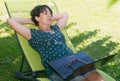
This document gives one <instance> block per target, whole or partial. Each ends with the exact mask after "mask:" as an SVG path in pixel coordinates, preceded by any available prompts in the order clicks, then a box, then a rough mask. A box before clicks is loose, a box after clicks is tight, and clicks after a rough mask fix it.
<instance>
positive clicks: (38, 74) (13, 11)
mask: <svg viewBox="0 0 120 81" xmlns="http://www.w3.org/2000/svg"><path fill="white" fill-rule="evenodd" d="M37 4H47V5H48V6H50V7H51V9H52V10H53V12H54V13H57V12H58V11H57V7H56V4H55V2H51V1H46V0H41V2H40V1H39V0H37V1H35V0H34V1H29V2H28V1H27V2H25V1H14V2H5V6H6V9H7V12H8V14H9V17H28V16H29V12H30V10H31V9H32V8H33V7H34V6H35V5H37ZM63 33H64V35H65V38H66V43H67V45H68V46H69V47H70V48H71V49H72V50H73V52H77V51H76V50H75V48H74V47H73V45H72V43H71V41H70V40H69V37H68V35H67V33H66V30H63ZM16 36H17V38H18V41H19V43H20V46H21V49H22V52H23V58H22V62H21V66H20V70H19V72H16V73H14V74H13V76H14V77H15V78H17V79H19V80H27V81H29V80H30V81H50V80H49V79H48V78H46V76H45V68H44V66H43V65H42V63H41V58H40V55H39V54H38V53H37V52H36V51H34V50H33V49H32V48H31V47H30V45H29V44H28V41H27V40H26V39H24V38H23V37H21V36H20V35H19V34H17V33H16ZM26 61H27V64H28V67H29V69H24V65H25V62H26ZM97 70H98V72H99V73H101V75H103V76H104V78H105V81H115V80H114V79H113V78H112V77H111V76H109V75H108V74H106V73H105V72H103V71H101V70H99V69H97Z"/></svg>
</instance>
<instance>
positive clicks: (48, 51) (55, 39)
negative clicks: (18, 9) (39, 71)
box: [28, 25, 73, 76]
mask: <svg viewBox="0 0 120 81" xmlns="http://www.w3.org/2000/svg"><path fill="white" fill-rule="evenodd" d="M51 29H52V30H53V31H55V33H54V34H52V33H50V32H44V31H41V30H35V29H30V31H31V36H32V37H31V39H30V40H28V42H29V44H30V45H31V47H32V48H33V49H34V50H36V51H37V52H38V53H39V54H40V56H41V59H42V63H43V65H44V66H45V68H46V72H47V74H48V76H50V74H52V72H53V70H52V69H51V67H50V66H49V65H48V62H49V61H51V60H55V59H58V58H61V57H64V56H68V55H71V54H73V52H72V50H71V49H70V48H68V47H67V45H66V42H65V37H64V35H63V34H62V33H61V31H60V29H59V27H58V25H53V26H51Z"/></svg>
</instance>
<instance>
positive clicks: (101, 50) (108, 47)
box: [71, 30, 120, 81]
mask: <svg viewBox="0 0 120 81" xmlns="http://www.w3.org/2000/svg"><path fill="white" fill-rule="evenodd" d="M76 32H78V30H76ZM97 33H99V30H94V31H86V32H84V33H80V34H79V35H77V36H75V37H73V38H71V41H72V43H73V45H74V46H75V48H76V47H77V46H78V45H79V44H82V42H83V41H85V40H88V39H91V38H95V41H91V43H90V44H89V45H87V46H85V47H82V48H80V49H79V51H85V52H86V53H88V54H89V55H90V56H92V57H93V58H94V59H100V58H103V57H105V56H109V55H110V53H113V54H115V53H117V54H118V55H117V56H116V57H115V59H114V61H113V60H112V61H111V62H109V63H110V64H108V63H107V64H105V65H104V67H101V68H100V69H102V70H103V71H105V72H107V73H108V74H109V75H110V76H112V77H113V78H115V79H116V80H117V81H119V80H120V77H119V76H120V74H119V71H120V68H119V66H120V64H119V63H118V62H119V58H120V55H119V54H120V49H119V50H117V51H115V50H116V49H117V48H116V47H117V46H118V45H120V43H118V42H114V41H111V38H112V37H111V36H104V37H101V38H98V39H97ZM112 63H113V64H112ZM108 68H109V69H108Z"/></svg>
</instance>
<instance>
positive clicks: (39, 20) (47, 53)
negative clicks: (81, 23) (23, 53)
mask: <svg viewBox="0 0 120 81" xmlns="http://www.w3.org/2000/svg"><path fill="white" fill-rule="evenodd" d="M30 14H31V18H30V19H29V18H28V19H23V18H9V19H7V22H8V24H9V25H10V26H11V27H12V28H13V29H14V30H15V31H16V32H17V33H19V34H20V35H21V36H23V37H24V38H25V39H27V40H28V42H29V44H30V45H31V47H32V48H33V49H34V50H36V51H37V52H38V53H39V54H40V55H41V58H42V63H43V65H44V66H45V68H46V72H47V75H48V78H50V79H51V80H52V81H64V80H63V79H62V78H61V77H60V76H59V75H57V74H56V73H55V72H54V71H53V70H52V69H51V68H50V67H49V66H48V64H47V63H48V62H49V61H51V60H54V59H58V58H61V57H64V56H68V55H71V54H73V52H72V50H71V49H69V48H68V47H67V45H66V43H65V38H64V35H63V34H62V33H61V31H62V30H63V28H64V26H65V25H66V23H67V20H68V14H67V13H60V14H57V15H53V14H52V10H51V9H50V8H49V7H48V6H47V5H38V6H36V7H35V8H34V9H32V11H31V13H30ZM52 21H56V24H55V25H51V23H52ZM25 24H33V25H36V26H38V28H39V30H35V29H30V28H27V27H25V26H24V25H25ZM84 76H85V77H86V78H85V77H84ZM84 76H82V75H80V76H77V77H75V78H73V79H71V80H70V81H104V79H103V77H102V76H101V75H100V74H99V73H98V72H96V70H92V71H90V72H88V73H86V74H85V75H84Z"/></svg>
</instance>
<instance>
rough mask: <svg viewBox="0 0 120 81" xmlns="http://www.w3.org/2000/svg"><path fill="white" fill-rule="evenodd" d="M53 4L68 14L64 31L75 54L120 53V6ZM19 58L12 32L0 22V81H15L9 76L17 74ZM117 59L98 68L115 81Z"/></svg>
mask: <svg viewBox="0 0 120 81" xmlns="http://www.w3.org/2000/svg"><path fill="white" fill-rule="evenodd" d="M26 1H27V0H26ZM55 1H56V4H57V6H58V8H59V11H60V12H68V13H69V16H70V18H69V20H68V24H67V27H66V29H67V32H68V34H69V36H70V39H71V41H72V43H73V45H74V46H75V48H76V50H77V51H85V52H87V53H88V54H90V55H91V56H92V57H93V58H95V59H99V58H101V57H104V56H108V55H109V54H114V53H118V54H119V53H120V34H119V30H120V27H119V26H120V24H119V21H120V11H119V10H120V2H117V3H116V4H114V5H113V6H112V7H111V8H110V9H107V4H108V2H109V1H110V0H99V1H98V0H74V1H73V0H69V1H67V0H55ZM23 5H24V4H23ZM63 7H64V8H63ZM0 8H1V7H0ZM21 57H22V53H21V50H20V47H19V44H18V42H17V39H16V36H15V35H14V32H13V30H12V29H11V28H10V27H9V26H8V25H7V24H6V22H5V21H3V20H0V81H18V80H16V79H14V78H13V77H12V74H13V73H14V72H16V71H18V70H19V67H20V62H21ZM119 58H120V55H117V56H116V57H115V59H114V60H113V61H112V62H109V63H108V64H106V65H105V66H103V67H101V68H100V69H102V70H103V71H105V72H107V73H108V74H109V75H111V76H112V77H114V78H115V79H116V80H117V81H120V77H119V76H120V73H119V72H120V59H119Z"/></svg>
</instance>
